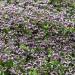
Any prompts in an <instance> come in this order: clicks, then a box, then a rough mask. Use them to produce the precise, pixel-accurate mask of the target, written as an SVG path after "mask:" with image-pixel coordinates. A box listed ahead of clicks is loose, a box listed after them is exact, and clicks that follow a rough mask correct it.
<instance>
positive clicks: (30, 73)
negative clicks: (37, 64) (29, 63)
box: [29, 69, 38, 75]
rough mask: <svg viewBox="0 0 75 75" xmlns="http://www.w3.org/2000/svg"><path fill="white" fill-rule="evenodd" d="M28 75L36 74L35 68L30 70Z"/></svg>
mask: <svg viewBox="0 0 75 75" xmlns="http://www.w3.org/2000/svg"><path fill="white" fill-rule="evenodd" d="M29 75H38V72H37V69H32V70H30V72H29Z"/></svg>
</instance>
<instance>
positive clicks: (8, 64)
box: [4, 60, 13, 68]
mask: <svg viewBox="0 0 75 75" xmlns="http://www.w3.org/2000/svg"><path fill="white" fill-rule="evenodd" d="M4 66H5V67H8V68H11V67H13V60H8V61H6V62H5V63H4Z"/></svg>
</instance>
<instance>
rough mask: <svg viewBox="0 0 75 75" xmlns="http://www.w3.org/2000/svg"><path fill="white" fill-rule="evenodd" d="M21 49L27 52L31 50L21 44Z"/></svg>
mask: <svg viewBox="0 0 75 75" xmlns="http://www.w3.org/2000/svg"><path fill="white" fill-rule="evenodd" d="M20 48H21V49H23V50H27V51H28V50H29V47H28V46H26V45H25V44H20Z"/></svg>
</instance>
